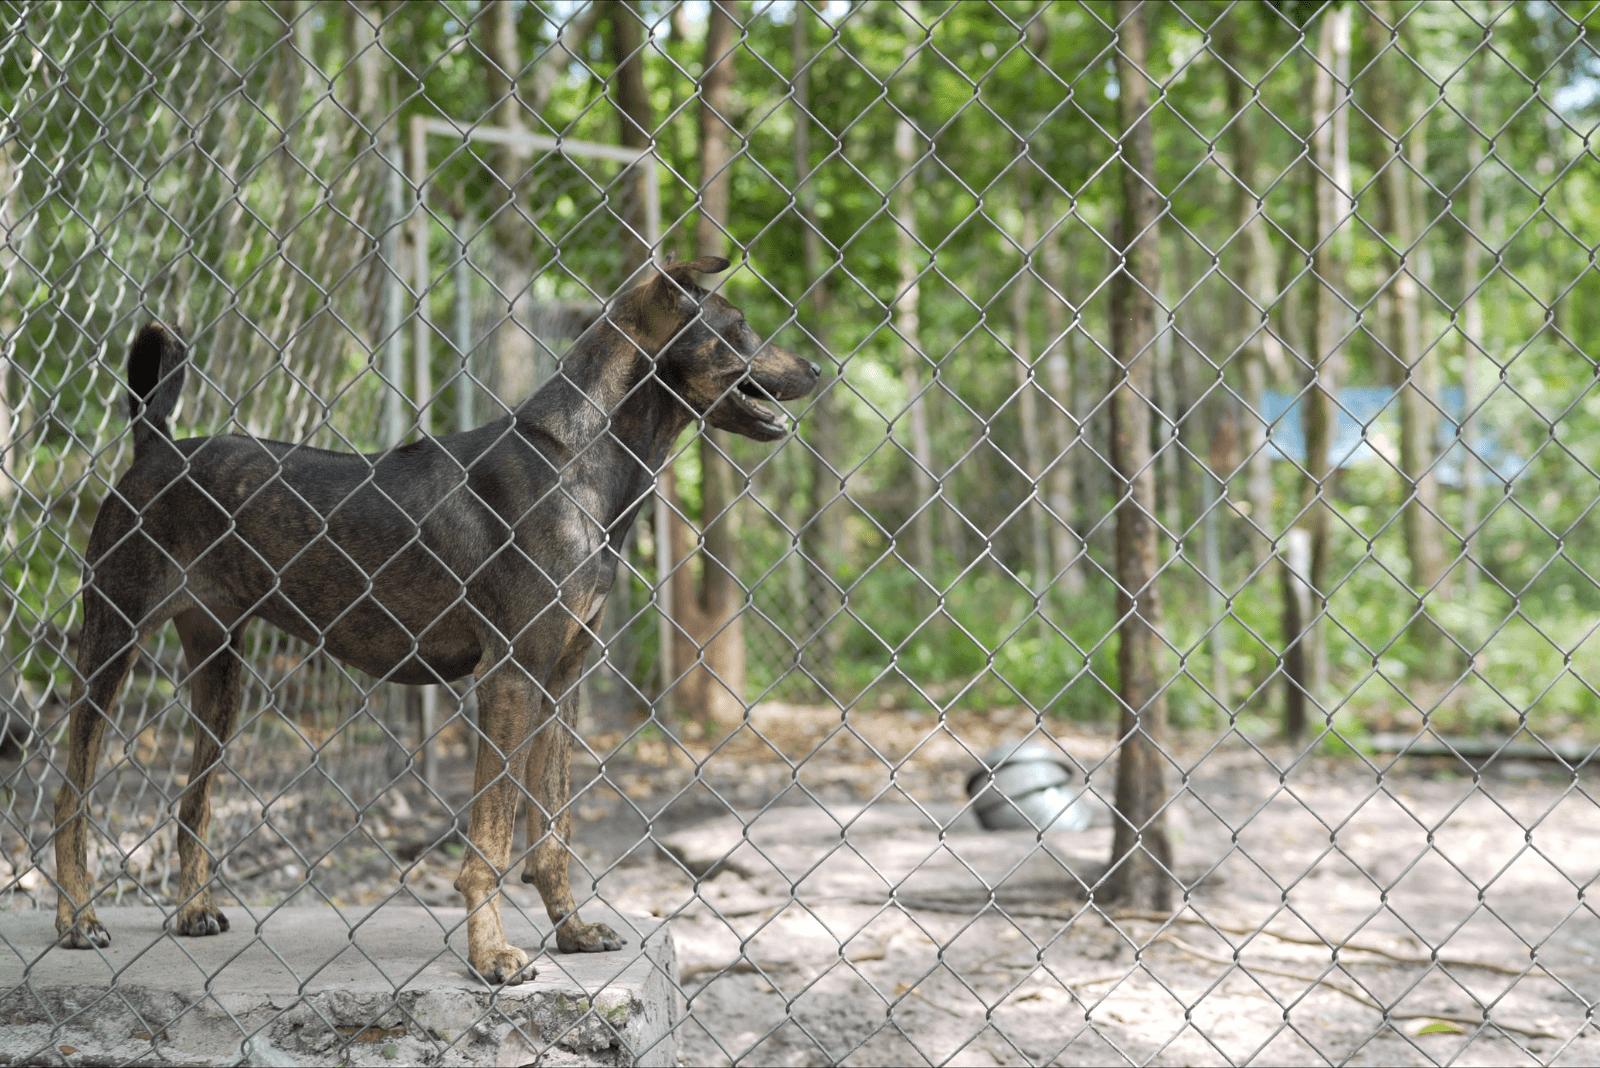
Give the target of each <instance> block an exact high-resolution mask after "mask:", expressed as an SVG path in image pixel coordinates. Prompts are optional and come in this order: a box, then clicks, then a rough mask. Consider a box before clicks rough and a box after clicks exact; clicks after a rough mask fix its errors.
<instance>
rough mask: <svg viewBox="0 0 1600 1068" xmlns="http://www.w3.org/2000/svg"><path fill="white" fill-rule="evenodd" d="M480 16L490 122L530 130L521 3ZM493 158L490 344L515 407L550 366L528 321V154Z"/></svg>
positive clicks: (501, 387) (503, 390)
mask: <svg viewBox="0 0 1600 1068" xmlns="http://www.w3.org/2000/svg"><path fill="white" fill-rule="evenodd" d="M481 19H482V26H483V31H482V32H483V43H482V46H481V49H482V53H483V80H484V84H485V86H486V87H487V89H488V94H489V115H488V118H489V121H490V122H491V123H492V124H493V125H495V126H498V127H501V128H503V129H506V130H511V131H513V132H515V133H525V132H526V130H527V126H526V125H525V124H524V123H523V121H522V117H523V105H522V101H521V99H520V98H519V97H518V94H517V75H518V73H519V72H520V71H521V68H522V59H521V56H520V55H519V54H518V48H517V23H516V5H515V4H514V3H513V2H512V0H489V3H488V4H487V5H486V6H485V8H484V11H483V14H482V16H481ZM489 158H490V159H491V160H492V161H493V165H494V173H495V178H496V179H498V181H496V182H495V183H494V185H493V186H492V188H491V192H490V202H489V210H490V211H491V212H492V213H493V214H492V215H491V216H490V226H489V232H490V233H491V234H492V235H493V236H494V247H495V255H494V258H493V260H492V263H491V266H490V270H491V273H492V274H493V280H494V289H495V296H496V297H497V298H498V300H497V301H496V303H497V304H498V307H497V308H496V312H497V314H498V317H499V320H500V321H499V323H498V325H497V326H496V327H495V329H494V332H493V335H492V336H491V337H490V339H489V344H490V351H491V352H493V353H494V392H495V396H497V397H498V398H500V402H501V404H502V405H504V406H505V407H506V408H507V409H510V408H514V407H516V406H517V405H518V404H520V403H521V402H522V400H523V398H525V397H527V396H528V394H530V393H532V392H533V390H534V388H535V387H536V386H538V384H539V382H540V381H541V380H543V379H544V378H545V377H546V376H547V374H548V372H549V368H548V367H547V366H545V363H546V361H545V360H543V359H542V358H541V357H542V355H543V354H542V353H541V352H540V351H539V346H538V344H537V343H536V342H535V340H534V338H533V335H532V334H530V333H529V332H528V329H527V325H526V324H528V323H529V322H530V321H531V318H532V317H531V315H530V314H529V313H530V310H531V309H530V308H529V301H530V297H529V286H528V272H529V270H530V269H531V266H532V265H531V264H530V263H529V262H528V257H527V254H526V249H527V241H526V239H525V234H524V231H523V226H524V225H525V223H524V222H523V218H522V213H521V212H519V211H517V190H518V187H519V186H521V184H522V174H523V168H524V166H525V161H526V159H527V153H526V152H525V151H524V150H521V149H519V148H517V146H515V145H495V146H494V148H493V150H492V153H491V155H490V157H489ZM491 414H493V415H499V414H500V412H498V411H496V412H492V413H491Z"/></svg>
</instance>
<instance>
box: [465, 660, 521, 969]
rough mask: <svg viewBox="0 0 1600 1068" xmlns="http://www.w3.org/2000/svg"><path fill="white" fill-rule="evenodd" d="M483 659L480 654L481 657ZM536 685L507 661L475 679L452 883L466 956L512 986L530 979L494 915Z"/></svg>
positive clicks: (476, 966) (507, 855)
mask: <svg viewBox="0 0 1600 1068" xmlns="http://www.w3.org/2000/svg"><path fill="white" fill-rule="evenodd" d="M486 659H487V658H486ZM538 689H539V688H538V686H537V685H536V684H535V683H534V681H533V680H532V679H531V678H529V676H528V675H527V674H526V673H525V672H524V671H523V669H522V668H521V667H520V666H518V665H516V664H514V663H509V662H508V663H504V664H500V665H498V666H495V667H493V668H492V669H490V670H489V671H488V672H486V673H485V674H484V675H482V676H480V677H479V680H478V725H479V730H480V731H481V732H482V737H481V738H480V739H479V742H478V766H477V773H476V775H475V776H474V778H473V797H472V817H471V828H470V830H469V831H468V832H467V839H468V842H467V855H466V859H465V860H463V861H462V864H461V875H460V876H459V877H458V878H457V879H456V889H457V890H459V891H461V896H462V897H463V898H464V899H465V902H466V906H467V961H468V963H470V964H471V965H472V967H473V969H474V970H475V971H476V972H477V973H478V974H479V975H481V976H483V978H484V979H486V980H488V981H489V982H491V983H505V984H508V985H515V984H517V983H520V982H522V981H523V980H524V979H531V978H533V975H534V972H533V969H532V968H530V967H529V966H528V954H527V953H526V952H525V951H523V950H521V949H518V948H517V947H516V946H513V945H511V944H509V943H508V942H507V941H506V934H505V927H504V926H503V925H502V924H501V922H500V880H501V879H502V878H503V877H504V875H505V873H506V869H507V868H508V867H510V865H511V833H512V827H513V825H514V824H515V822H516V818H517V795H518V794H519V793H520V792H521V790H522V784H521V783H520V782H518V781H517V775H516V772H517V771H520V770H521V768H522V765H523V761H524V760H525V756H524V752H523V746H524V745H525V744H526V742H527V740H528V725H529V723H530V722H531V721H532V716H533V709H534V707H535V703H536V702H537V701H538V699H539V698H538Z"/></svg>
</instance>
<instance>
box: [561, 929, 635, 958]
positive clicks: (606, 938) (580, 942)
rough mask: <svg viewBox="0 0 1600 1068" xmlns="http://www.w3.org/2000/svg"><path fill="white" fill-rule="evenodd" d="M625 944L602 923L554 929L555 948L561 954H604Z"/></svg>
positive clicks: (620, 937)
mask: <svg viewBox="0 0 1600 1068" xmlns="http://www.w3.org/2000/svg"><path fill="white" fill-rule="evenodd" d="M627 944H628V940H627V939H626V938H623V937H622V936H621V935H619V934H617V932H615V931H613V930H612V929H611V928H610V926H608V925H607V924H603V923H576V922H574V923H564V924H562V925H561V926H560V927H557V928H556V946H557V948H559V949H560V950H561V952H563V953H605V952H608V951H610V950H613V949H621V948H622V947H623V946H625V945H627Z"/></svg>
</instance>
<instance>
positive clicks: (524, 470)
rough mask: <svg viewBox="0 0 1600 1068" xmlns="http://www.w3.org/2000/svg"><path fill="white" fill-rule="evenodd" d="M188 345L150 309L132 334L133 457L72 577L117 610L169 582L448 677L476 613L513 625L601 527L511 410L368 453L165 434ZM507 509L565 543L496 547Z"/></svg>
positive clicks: (195, 596) (357, 658) (144, 607)
mask: <svg viewBox="0 0 1600 1068" xmlns="http://www.w3.org/2000/svg"><path fill="white" fill-rule="evenodd" d="M184 355H185V353H184V348H183V346H182V344H181V343H180V342H178V341H177V339H176V338H174V337H173V336H172V334H171V333H170V332H168V331H167V330H165V329H164V328H162V327H161V326H159V325H157V324H151V325H149V326H147V327H145V328H144V329H143V330H141V331H140V332H139V335H138V336H137V337H136V338H135V340H134V343H133V345H132V346H131V348H130V350H129V359H128V380H129V385H130V397H129V407H130V411H131V414H132V416H133V427H134V462H133V464H132V465H131V466H130V468H129V469H128V471H127V472H126V473H125V474H124V475H123V476H122V478H121V479H119V480H118V483H117V488H116V492H114V493H112V494H111V495H110V496H109V497H108V498H107V501H106V503H105V505H104V506H103V507H102V508H101V511H100V514H99V515H98V516H97V518H96V520H95V524H94V528H93V530H92V532H91V535H90V541H89V552H88V555H87V559H88V574H87V575H86V582H85V589H86V592H90V593H92V594H94V595H97V596H100V597H104V598H105V599H106V600H108V601H110V602H111V604H112V605H113V606H114V607H115V608H116V611H117V614H118V615H119V616H121V617H122V618H124V619H129V620H140V619H144V618H147V617H149V616H150V615H151V613H152V609H154V608H155V607H156V606H157V605H158V604H160V603H162V602H163V601H166V600H167V599H169V598H170V599H176V600H177V601H179V602H180V603H182V604H184V605H193V606H197V607H202V608H204V609H206V611H207V612H209V613H210V614H211V615H213V616H214V617H215V618H216V619H217V620H218V621H219V622H220V623H221V624H222V625H223V626H225V627H229V626H232V625H233V622H234V621H236V620H242V619H244V618H247V617H251V616H255V617H259V618H262V619H265V620H266V621H267V622H269V623H271V624H273V625H275V626H277V627H279V628H281V629H283V630H285V631H287V632H289V633H290V634H293V635H295V636H297V637H300V638H303V639H305V640H307V641H311V642H314V643H319V644H321V645H322V646H323V647H324V648H325V649H327V651H328V652H330V653H331V654H333V655H334V656H335V657H337V658H338V659H340V660H343V661H344V662H346V663H348V664H351V665H352V666H354V667H357V668H359V669H361V670H363V671H365V672H367V673H369V674H372V675H375V676H377V677H380V678H387V679H390V680H392V681H395V682H403V683H423V682H433V681H438V680H440V679H444V680H449V679H453V678H459V677H461V676H463V675H466V674H467V673H469V672H470V671H471V670H472V668H473V666H474V664H476V663H477V661H478V659H479V657H480V656H481V653H482V643H481V642H480V641H479V635H478V633H477V632H478V631H479V630H480V629H481V628H482V627H483V626H485V625H486V624H485V619H484V617H485V615H490V616H492V617H493V618H494V619H495V625H496V626H497V627H500V628H504V627H506V626H507V625H508V624H509V625H512V626H517V625H522V624H525V623H526V622H527V621H528V620H529V619H531V618H532V617H533V616H535V615H537V614H538V613H539V612H541V611H543V610H545V609H546V608H548V607H549V605H550V604H551V602H552V601H553V600H555V598H556V586H557V585H559V584H560V582H561V581H562V580H563V579H565V578H567V577H568V576H569V575H570V574H571V573H572V572H573V571H576V570H577V569H578V568H579V567H581V566H582V565H583V563H584V562H585V561H586V560H590V559H592V558H593V557H594V555H595V552H596V550H597V549H598V547H599V546H600V545H601V544H602V543H603V542H604V531H603V529H602V528H601V527H600V526H599V525H598V524H596V523H595V522H594V521H593V520H592V519H590V518H588V517H587V515H586V513H585V512H584V511H583V509H582V508H581V507H574V506H573V505H572V502H570V501H569V500H568V499H567V495H566V494H563V493H561V492H559V491H558V484H559V481H560V472H559V466H560V465H561V464H562V463H563V462H564V461H565V459H566V458H565V457H562V456H560V455H554V456H552V455H551V454H550V453H551V446H550V443H548V442H535V441H532V440H530V439H529V437H528V436H527V435H525V434H523V433H519V432H518V431H517V429H516V428H515V427H514V426H513V422H512V420H511V419H510V418H505V419H501V420H497V421H495V422H494V423H491V424H489V425H488V426H485V427H480V428H478V429H476V430H473V431H469V432H467V433H463V434H456V435H451V436H449V437H447V438H443V439H435V438H424V439H423V440H421V441H418V442H415V443H413V444H410V445H405V446H402V447H399V448H395V449H391V450H388V451H386V452H383V453H378V454H370V455H360V454H355V453H342V452H333V451H329V450H324V449H316V448H311V447H309V446H305V445H296V444H290V443H286V442H278V441H269V440H263V439H259V438H253V437H247V436H244V435H218V436H215V437H200V438H187V439H182V440H173V438H172V435H171V431H170V429H169V427H168V420H169V419H170V417H171V414H172V412H173V409H174V408H175V406H176V404H177V399H178V394H179V391H180V390H181V388H182V384H183V377H184V372H183V361H184ZM541 446H543V447H541ZM556 451H557V452H559V450H556ZM519 526H520V527H522V528H524V529H523V530H522V533H523V534H524V535H525V536H528V537H532V538H536V539H538V540H542V541H547V542H548V543H549V544H552V545H562V546H567V547H569V551H568V552H566V553H564V554H562V555H563V556H564V557H565V559H564V560H555V561H550V560H546V561H545V566H544V567H534V566H533V565H532V564H531V562H530V561H529V560H527V559H526V556H525V554H522V553H517V552H509V551H507V549H508V547H509V546H510V544H511V542H512V541H513V539H514V537H515V536H516V534H517V533H518V527H519ZM543 527H550V528H551V529H549V530H542V529H539V528H543ZM558 527H559V528H560V529H556V528H558ZM551 563H555V564H556V565H557V566H556V567H555V568H553V569H552V568H551V567H550V564H551ZM463 592H465V593H466V594H467V596H466V597H463ZM441 606H450V607H448V608H446V609H444V610H441ZM484 609H488V610H489V611H488V612H487V613H486V612H485V611H484ZM423 638H426V639H427V640H425V641H419V639H423Z"/></svg>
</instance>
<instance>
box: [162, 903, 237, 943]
mask: <svg viewBox="0 0 1600 1068" xmlns="http://www.w3.org/2000/svg"><path fill="white" fill-rule="evenodd" d="M172 929H173V930H174V931H175V932H177V933H178V934H181V935H187V936H189V937H190V938H203V937H204V936H206V935H219V934H221V933H222V932H223V931H226V930H227V929H228V917H226V916H224V915H223V914H222V913H221V912H220V911H218V910H217V909H215V908H212V907H210V906H205V907H196V908H185V909H179V910H178V915H177V918H176V919H174V920H173V921H172Z"/></svg>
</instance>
